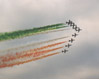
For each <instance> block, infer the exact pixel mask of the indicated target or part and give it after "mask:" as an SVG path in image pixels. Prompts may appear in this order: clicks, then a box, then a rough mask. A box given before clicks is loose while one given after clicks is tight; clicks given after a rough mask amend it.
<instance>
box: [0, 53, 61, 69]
mask: <svg viewBox="0 0 99 79" xmlns="http://www.w3.org/2000/svg"><path fill="white" fill-rule="evenodd" d="M56 54H59V52H56V53H52V54H48V55H43V56H41V57H37V58H34V59H31V60H27V61H23V62H16V63H13V64H2V65H0V68H4V67H12V66H14V65H19V64H24V63H28V62H31V61H35V60H39V59H42V58H46V57H49V56H53V55H56Z"/></svg>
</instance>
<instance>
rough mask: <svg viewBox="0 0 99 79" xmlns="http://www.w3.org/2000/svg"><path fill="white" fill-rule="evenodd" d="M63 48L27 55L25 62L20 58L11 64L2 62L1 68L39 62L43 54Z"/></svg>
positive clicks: (10, 62)
mask: <svg viewBox="0 0 99 79" xmlns="http://www.w3.org/2000/svg"><path fill="white" fill-rule="evenodd" d="M61 48H63V47H58V48H54V49H50V50H44V51H40V52H35V53H34V54H33V55H32V54H28V55H25V56H24V57H25V58H24V61H22V60H21V59H20V58H19V59H18V60H17V59H16V60H15V61H9V62H8V61H7V62H6V61H2V62H0V63H1V64H0V68H2V67H9V66H14V65H19V64H23V63H26V62H27V61H28V62H29V61H30V60H32V61H33V60H37V59H38V57H41V56H43V54H45V55H46V53H49V52H51V51H55V50H58V49H61ZM43 57H44V56H43ZM27 58H31V59H28V60H27ZM35 58H36V59H35Z"/></svg>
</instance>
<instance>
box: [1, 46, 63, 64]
mask: <svg viewBox="0 0 99 79" xmlns="http://www.w3.org/2000/svg"><path fill="white" fill-rule="evenodd" d="M61 48H63V47H58V48H54V49H49V50H43V51H36V52H31V53H28V52H26V53H25V54H24V55H18V56H17V55H15V56H12V55H9V56H6V57H4V58H3V59H1V62H3V63H4V62H8V61H12V60H15V59H21V58H28V57H33V58H34V57H38V56H41V55H44V54H46V53H49V52H51V51H55V50H58V49H61Z"/></svg>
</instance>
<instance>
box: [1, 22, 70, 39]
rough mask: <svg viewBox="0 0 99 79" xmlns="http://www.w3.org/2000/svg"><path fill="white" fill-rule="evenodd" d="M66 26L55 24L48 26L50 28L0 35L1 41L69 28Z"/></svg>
mask: <svg viewBox="0 0 99 79" xmlns="http://www.w3.org/2000/svg"><path fill="white" fill-rule="evenodd" d="M64 25H65V24H63V23H59V24H53V25H48V26H43V27H38V28H33V29H27V30H19V31H13V32H5V33H0V41H5V40H11V39H16V38H23V37H26V36H31V35H35V34H40V33H44V32H48V31H51V30H55V29H60V28H65V27H68V26H64Z"/></svg>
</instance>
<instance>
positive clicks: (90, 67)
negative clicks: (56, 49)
mask: <svg viewBox="0 0 99 79" xmlns="http://www.w3.org/2000/svg"><path fill="white" fill-rule="evenodd" d="M0 2H1V4H2V5H0V7H1V8H0V9H1V12H0V17H1V19H0V21H1V24H0V29H2V30H0V31H2V32H3V31H11V30H16V29H17V30H18V29H26V28H32V27H36V26H42V25H47V24H53V23H57V22H64V21H65V20H66V19H72V20H74V21H75V22H76V23H77V24H78V26H80V27H81V28H82V29H83V30H82V32H81V33H80V35H79V36H78V38H77V39H76V41H75V43H74V44H73V47H72V48H70V51H69V52H68V53H67V54H66V55H65V54H63V55H62V54H60V55H56V56H52V57H49V58H46V59H42V60H38V61H34V62H30V63H27V64H24V65H20V66H15V67H13V68H6V69H2V70H1V69H0V74H2V76H1V78H2V79H13V78H14V79H27V78H29V79H33V78H34V79H51V78H52V79H53V78H54V79H60V78H61V79H66V78H68V79H74V78H75V79H80V78H81V79H92V78H94V79H98V78H99V76H98V74H97V73H99V70H98V69H99V63H98V61H99V57H98V56H99V54H98V47H99V45H98V44H97V43H98V40H99V37H98V34H99V33H98V29H99V27H98V26H99V23H98V20H99V18H98V14H99V10H98V7H99V5H98V3H99V0H91V1H90V0H83V1H82V0H49V1H46V0H24V1H23V0H17V1H13V0H10V1H8V0H7V2H4V0H3V1H0ZM4 9H5V11H4ZM5 12H6V13H5ZM1 26H3V27H1Z"/></svg>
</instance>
